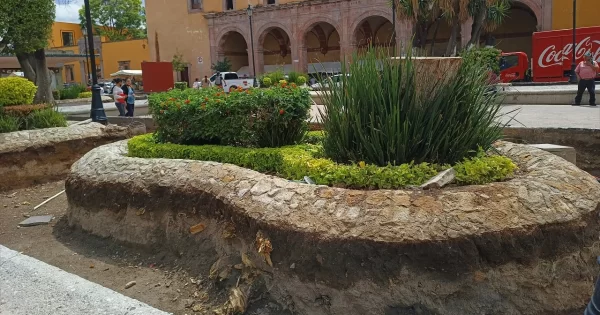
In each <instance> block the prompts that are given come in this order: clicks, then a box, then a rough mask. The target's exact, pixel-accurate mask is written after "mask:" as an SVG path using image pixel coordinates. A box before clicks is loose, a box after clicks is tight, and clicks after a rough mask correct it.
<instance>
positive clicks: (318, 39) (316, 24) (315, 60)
mask: <svg viewBox="0 0 600 315" xmlns="http://www.w3.org/2000/svg"><path fill="white" fill-rule="evenodd" d="M300 29H301V30H302V32H303V33H302V37H300V38H301V39H302V43H301V48H300V50H301V51H302V53H301V54H302V55H303V57H302V58H303V59H304V62H305V63H306V64H307V65H309V64H318V65H319V66H315V65H313V66H312V67H311V66H308V68H307V69H308V71H309V72H311V71H315V72H330V73H331V72H339V69H340V64H339V63H340V61H341V59H342V58H341V55H342V45H343V43H342V42H343V41H342V38H341V37H342V33H341V32H340V28H339V22H338V21H334V20H331V19H329V18H319V17H317V18H314V19H311V20H309V21H307V22H306V23H304V25H303V27H302V28H300ZM319 67H323V68H320V69H316V68H319ZM302 71H306V70H302Z"/></svg>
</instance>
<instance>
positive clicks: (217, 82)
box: [215, 72, 223, 87]
mask: <svg viewBox="0 0 600 315" xmlns="http://www.w3.org/2000/svg"><path fill="white" fill-rule="evenodd" d="M215 85H216V86H218V87H223V80H222V78H221V73H220V72H217V76H216V77H215Z"/></svg>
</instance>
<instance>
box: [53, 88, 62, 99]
mask: <svg viewBox="0 0 600 315" xmlns="http://www.w3.org/2000/svg"><path fill="white" fill-rule="evenodd" d="M52 98H54V99H55V100H60V92H59V91H58V90H52Z"/></svg>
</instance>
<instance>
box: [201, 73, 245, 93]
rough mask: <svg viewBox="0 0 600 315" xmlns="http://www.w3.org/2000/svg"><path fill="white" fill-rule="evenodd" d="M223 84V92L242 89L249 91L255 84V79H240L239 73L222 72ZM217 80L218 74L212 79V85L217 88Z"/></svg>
mask: <svg viewBox="0 0 600 315" xmlns="http://www.w3.org/2000/svg"><path fill="white" fill-rule="evenodd" d="M220 75H221V83H222V85H221V86H222V87H223V90H224V91H225V92H231V91H233V90H235V89H237V88H240V87H241V88H242V89H244V90H246V89H249V88H251V87H252V85H253V84H254V79H252V78H240V77H239V76H238V74H237V72H221V73H220ZM216 78H217V74H216V73H215V74H213V75H212V77H210V85H211V86H215V79H216Z"/></svg>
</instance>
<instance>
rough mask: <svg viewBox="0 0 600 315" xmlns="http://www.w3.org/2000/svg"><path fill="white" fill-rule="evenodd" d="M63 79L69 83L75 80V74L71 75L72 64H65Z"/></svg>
mask: <svg viewBox="0 0 600 315" xmlns="http://www.w3.org/2000/svg"><path fill="white" fill-rule="evenodd" d="M65 81H66V82H67V83H71V82H73V81H75V76H74V75H73V66H72V65H66V66H65Z"/></svg>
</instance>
